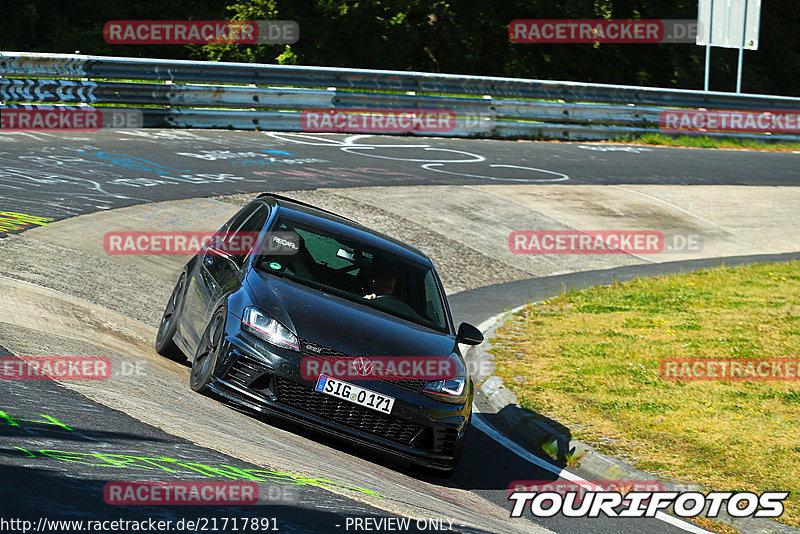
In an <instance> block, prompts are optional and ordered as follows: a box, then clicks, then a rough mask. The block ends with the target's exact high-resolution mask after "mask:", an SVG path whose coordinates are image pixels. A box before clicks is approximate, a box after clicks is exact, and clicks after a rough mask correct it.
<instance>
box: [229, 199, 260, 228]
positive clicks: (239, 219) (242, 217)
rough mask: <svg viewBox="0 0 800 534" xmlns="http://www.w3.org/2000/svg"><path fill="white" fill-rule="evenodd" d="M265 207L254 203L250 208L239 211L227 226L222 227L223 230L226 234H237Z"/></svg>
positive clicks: (246, 207)
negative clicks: (243, 225)
mask: <svg viewBox="0 0 800 534" xmlns="http://www.w3.org/2000/svg"><path fill="white" fill-rule="evenodd" d="M263 206H264V205H263V204H261V203H260V202H254V203H252V204H250V205H248V206H245V207H244V208H242V209H241V210H240V211H239V213H237V214H236V215H234V216H233V217H231V219H230V220H229V221H228V222H227V223H225V226H223V227H222V230H223V231H225V232H236V231H237V230H239V228H240V227H241V226H242V224H243V223H244V222H245V221H247V219H249V218H250V216H251V215H252V214H253V213H254V212H255V211H256V210H257V209H258V208H259V207H263Z"/></svg>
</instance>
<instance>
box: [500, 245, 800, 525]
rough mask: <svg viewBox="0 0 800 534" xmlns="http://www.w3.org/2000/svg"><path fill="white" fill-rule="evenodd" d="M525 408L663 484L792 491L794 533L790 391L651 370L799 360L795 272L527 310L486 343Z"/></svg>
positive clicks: (640, 283)
mask: <svg viewBox="0 0 800 534" xmlns="http://www.w3.org/2000/svg"><path fill="white" fill-rule="evenodd" d="M492 344H493V345H494V348H493V349H492V351H493V352H494V354H495V362H496V369H497V373H498V374H499V375H500V376H501V377H502V378H503V380H504V381H505V383H506V385H507V386H508V387H509V388H510V389H511V390H512V391H514V392H515V393H516V394H517V396H518V398H519V400H520V404H521V406H522V407H523V408H526V409H529V410H533V411H536V412H538V413H541V414H543V415H545V416H547V417H551V418H553V419H556V420H558V421H560V422H561V423H563V424H565V425H566V426H568V427H570V426H572V425H576V426H578V427H579V428H581V432H574V436H575V437H576V438H578V439H584V440H586V441H589V442H591V443H600V442H601V440H600V439H599V438H612V439H611V440H608V439H603V440H602V443H603V444H602V445H599V446H598V448H599V449H600V450H602V451H604V452H607V453H610V454H621V455H625V456H627V457H629V458H635V459H637V465H638V467H640V468H643V469H646V470H649V471H651V472H654V473H655V474H657V475H660V476H664V477H675V478H677V479H680V480H688V481H696V482H700V483H703V484H705V485H707V486H708V487H711V488H714V489H717V490H720V491H725V490H734V489H747V490H750V491H758V492H761V491H777V490H783V491H791V492H792V495H791V496H790V497H789V499H788V500H787V501H786V512H785V514H784V516H783V517H782V518H781V521H784V522H786V523H788V524H791V525H794V526H800V495H798V494H800V380H795V381H785V382H777V381H768V382H755V381H750V382H741V381H739V382H737V381H728V382H722V381H694V382H675V381H666V380H663V379H662V378H661V375H660V367H659V366H660V363H661V360H662V359H664V358H667V357H674V358H702V357H708V358H711V357H713V358H728V357H729V358H742V357H747V358H793V359H796V360H797V359H800V262H798V261H794V262H788V263H779V264H763V265H752V266H746V267H738V268H719V269H712V270H705V271H698V272H696V273H690V274H680V275H669V276H662V277H658V278H648V279H636V280H633V281H630V282H626V283H614V284H611V285H608V286H600V287H594V288H589V289H585V290H580V291H570V292H566V293H563V294H562V295H560V296H558V297H556V298H554V299H552V300H548V301H544V302H542V303H539V304H534V305H529V306H527V307H525V308H523V309H522V310H521V311H520V312H519V313H517V314H515V315H514V316H513V317H511V318H509V320H508V321H507V322H506V323H505V325H504V326H503V327H502V328H500V329H499V330H498V331H497V334H496V336H495V338H494V339H493V340H492Z"/></svg>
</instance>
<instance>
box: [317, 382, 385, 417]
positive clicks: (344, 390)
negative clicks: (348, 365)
mask: <svg viewBox="0 0 800 534" xmlns="http://www.w3.org/2000/svg"><path fill="white" fill-rule="evenodd" d="M315 389H316V390H317V391H319V392H320V393H325V394H326V395H330V396H331V397H336V398H337V399H342V400H346V401H348V402H352V403H353V404H358V405H359V406H364V407H365V408H370V409H372V410H375V411H377V412H381V413H386V414H390V413H392V406H394V398H392V397H388V396H386V395H381V394H380V393H375V392H374V391H370V390H368V389H365V388H362V387H360V386H356V385H355V384H349V383H347V382H342V381H341V380H338V379H335V378H330V377H328V376H325V375H320V377H319V380H317V387H316V388H315Z"/></svg>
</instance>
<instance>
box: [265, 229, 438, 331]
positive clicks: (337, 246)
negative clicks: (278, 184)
mask: <svg viewBox="0 0 800 534" xmlns="http://www.w3.org/2000/svg"><path fill="white" fill-rule="evenodd" d="M255 265H256V268H258V269H259V270H262V271H265V272H268V273H270V274H274V275H278V276H282V277H285V278H288V279H290V280H293V281H295V282H297V283H299V284H303V285H306V286H309V287H313V288H316V289H320V290H323V291H326V292H329V293H332V294H335V295H337V296H340V297H342V298H345V299H348V300H351V301H353V302H358V303H360V304H363V305H365V306H370V307H372V308H375V309H377V310H380V311H382V312H385V313H388V314H390V315H393V316H395V317H400V318H402V319H406V320H408V321H412V322H414V323H416V324H419V325H422V326H425V327H428V328H433V329H436V330H439V331H442V332H447V331H448V328H447V320H446V317H445V312H444V305H443V303H442V296H441V293H440V291H439V285H438V283H437V280H436V276H435V274H434V271H433V269H432V268H431V267H428V266H425V265H422V264H418V263H415V262H412V261H408V260H406V259H404V258H402V257H400V256H398V255H396V254H393V253H391V252H387V251H386V250H383V249H378V248H374V247H370V246H367V245H365V244H364V243H360V242H357V241H352V240H349V239H346V238H344V237H343V236H341V235H339V234H335V233H331V232H329V231H326V230H323V229H321V228H318V227H315V226H310V225H308V224H305V223H300V222H298V221H295V220H292V219H289V218H287V217H279V218H278V219H277V221H276V222H275V224H274V225H273V227H272V229H271V230H270V233H269V235H268V236H267V239H265V241H264V245H263V246H262V248H261V250H260V251H259V255H258V257H257V258H256V262H255Z"/></svg>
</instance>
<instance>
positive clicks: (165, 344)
mask: <svg viewBox="0 0 800 534" xmlns="http://www.w3.org/2000/svg"><path fill="white" fill-rule="evenodd" d="M185 284H186V275H185V274H182V275H181V277H180V279H178V283H177V285H176V286H175V289H173V290H172V295H170V297H169V301H168V302H167V307H166V308H165V309H164V315H162V316H161V323H160V324H159V325H158V334H157V335H156V352H157V353H159V354H160V355H162V356H166V357H167V358H170V359H173V360H176V361H185V360H186V356H184V355H183V353H182V352H181V350H180V349H179V348H178V346H177V345H176V344H175V342H174V341H173V340H172V338H173V337H174V336H175V330H176V329H177V327H178V310H179V309H180V307H181V300H182V296H183V287H184V285H185Z"/></svg>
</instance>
